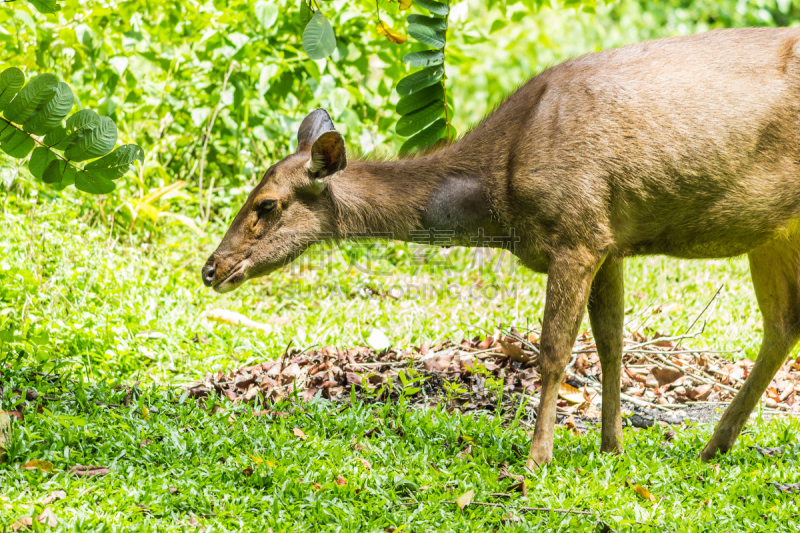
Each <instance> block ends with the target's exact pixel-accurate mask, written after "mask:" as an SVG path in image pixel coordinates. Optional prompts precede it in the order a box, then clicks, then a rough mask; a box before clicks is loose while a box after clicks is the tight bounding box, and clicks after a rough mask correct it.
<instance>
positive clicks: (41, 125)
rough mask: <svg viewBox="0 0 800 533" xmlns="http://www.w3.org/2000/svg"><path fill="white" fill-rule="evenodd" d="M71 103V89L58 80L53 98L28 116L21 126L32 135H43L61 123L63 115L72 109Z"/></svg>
mask: <svg viewBox="0 0 800 533" xmlns="http://www.w3.org/2000/svg"><path fill="white" fill-rule="evenodd" d="M72 103H73V98H72V91H71V90H70V88H69V85H67V84H66V83H64V82H59V84H58V85H57V86H56V92H55V94H54V95H53V98H52V99H51V100H50V101H49V102H47V103H46V104H45V105H44V106H42V107H41V108H40V109H39V110H38V111H37V112H36V114H35V115H33V116H32V117H31V118H29V119H28V120H27V121H26V122H25V124H24V125H23V128H24V129H25V131H27V132H29V133H33V134H34V135H44V134H45V133H47V132H49V131H51V130H52V129H53V128H57V127H58V126H60V125H61V121H62V120H64V117H66V116H67V115H68V114H69V112H70V111H72Z"/></svg>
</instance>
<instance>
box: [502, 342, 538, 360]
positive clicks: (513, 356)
mask: <svg viewBox="0 0 800 533" xmlns="http://www.w3.org/2000/svg"><path fill="white" fill-rule="evenodd" d="M499 342H500V346H501V347H502V348H503V353H504V354H505V355H506V357H508V358H509V360H511V361H517V362H519V363H527V362H529V361H530V360H531V358H530V357H528V354H526V353H525V352H523V351H522V348H520V347H519V346H517V345H516V344H514V343H513V342H506V341H504V340H501V341H499Z"/></svg>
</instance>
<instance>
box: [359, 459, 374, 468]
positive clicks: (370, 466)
mask: <svg viewBox="0 0 800 533" xmlns="http://www.w3.org/2000/svg"><path fill="white" fill-rule="evenodd" d="M359 460H360V461H361V466H363V467H364V470H372V465H371V464H370V462H369V461H367V460H366V459H359Z"/></svg>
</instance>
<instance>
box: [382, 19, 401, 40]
mask: <svg viewBox="0 0 800 533" xmlns="http://www.w3.org/2000/svg"><path fill="white" fill-rule="evenodd" d="M378 35H385V36H386V38H387V39H389V40H390V41H392V42H393V43H397V44H403V43H404V42H406V40H407V39H406V36H405V35H403V34H402V33H399V32H397V31H395V30H393V29H392V28H391V27H390V26H389V25H388V24H386V23H385V22H384V21H382V20H381V21H380V22H378Z"/></svg>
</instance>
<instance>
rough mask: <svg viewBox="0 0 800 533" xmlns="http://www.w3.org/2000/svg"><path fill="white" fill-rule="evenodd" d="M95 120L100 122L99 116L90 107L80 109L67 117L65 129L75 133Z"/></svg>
mask: <svg viewBox="0 0 800 533" xmlns="http://www.w3.org/2000/svg"><path fill="white" fill-rule="evenodd" d="M95 122H100V117H99V116H97V113H95V112H94V111H92V110H91V109H81V110H80V111H78V112H77V113H75V114H74V115H72V116H71V117H69V118H68V119H67V131H68V132H69V133H75V132H76V131H78V130H81V129H83V128H85V127H86V126H91V125H92V124H94V123H95Z"/></svg>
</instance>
